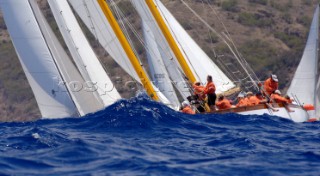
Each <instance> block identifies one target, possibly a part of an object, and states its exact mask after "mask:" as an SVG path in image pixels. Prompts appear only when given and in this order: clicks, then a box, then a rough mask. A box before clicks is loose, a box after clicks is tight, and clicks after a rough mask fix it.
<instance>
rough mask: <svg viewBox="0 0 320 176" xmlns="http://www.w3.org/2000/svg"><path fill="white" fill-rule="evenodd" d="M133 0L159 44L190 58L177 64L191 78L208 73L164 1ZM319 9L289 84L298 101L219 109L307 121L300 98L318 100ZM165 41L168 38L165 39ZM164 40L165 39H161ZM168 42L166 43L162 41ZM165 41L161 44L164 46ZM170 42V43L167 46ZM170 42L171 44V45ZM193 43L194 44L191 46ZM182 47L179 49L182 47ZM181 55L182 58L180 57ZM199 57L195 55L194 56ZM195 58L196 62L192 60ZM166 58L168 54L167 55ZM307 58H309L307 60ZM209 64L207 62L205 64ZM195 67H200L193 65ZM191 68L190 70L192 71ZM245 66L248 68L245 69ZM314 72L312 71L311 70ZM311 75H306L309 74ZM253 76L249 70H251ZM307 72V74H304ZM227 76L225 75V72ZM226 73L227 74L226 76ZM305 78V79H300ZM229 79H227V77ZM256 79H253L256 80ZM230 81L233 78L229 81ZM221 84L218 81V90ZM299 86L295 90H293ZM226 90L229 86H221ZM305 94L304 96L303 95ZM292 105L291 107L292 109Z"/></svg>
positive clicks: (195, 46)
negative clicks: (300, 93) (271, 107)
mask: <svg viewBox="0 0 320 176" xmlns="http://www.w3.org/2000/svg"><path fill="white" fill-rule="evenodd" d="M132 3H133V4H134V6H135V8H136V9H137V11H138V12H139V14H140V16H141V18H142V20H143V21H144V22H145V23H148V25H149V26H153V33H154V35H157V36H158V38H157V42H158V45H159V46H160V47H159V48H162V49H163V48H166V49H168V48H170V49H171V51H168V52H173V53H174V56H176V59H177V60H179V59H182V60H187V61H188V64H187V65H184V64H183V63H182V64H181V63H180V65H178V67H179V66H180V67H182V69H183V70H184V72H185V74H186V75H187V77H189V80H190V81H191V82H194V81H192V80H193V79H194V78H195V77H196V76H195V75H197V74H199V71H200V73H206V75H209V74H208V72H205V69H201V68H205V67H203V66H202V67H197V66H196V64H194V63H197V62H202V63H208V62H207V61H206V60H204V59H203V60H201V59H199V58H200V57H199V58H197V57H194V56H196V54H197V53H201V49H200V48H199V47H197V45H196V44H195V43H194V42H193V41H192V39H190V37H189V36H188V34H187V33H186V32H185V31H184V29H183V28H182V27H181V25H179V23H178V22H177V21H176V20H175V19H174V17H173V16H172V15H171V14H170V12H169V11H168V10H167V9H166V8H165V7H164V5H163V4H162V3H161V1H159V0H135V1H132ZM318 16H319V12H318V8H317V9H316V12H315V14H314V20H313V22H312V26H311V31H310V34H309V40H308V42H307V46H306V48H305V52H304V56H303V58H302V60H301V63H300V65H299V67H298V70H297V73H296V75H295V77H294V80H293V82H292V86H290V88H289V93H292V92H291V91H293V92H296V93H295V94H294V97H295V99H296V102H297V104H290V105H286V106H287V107H285V106H284V105H282V104H273V105H272V106H273V107H274V108H276V109H277V111H274V110H272V109H270V108H269V107H268V106H266V105H258V106H254V107H242V108H232V109H229V110H226V111H219V113H225V112H235V113H239V114H244V115H250V114H257V115H262V114H270V115H276V116H279V117H283V118H287V119H291V120H293V121H295V122H305V121H307V120H308V119H309V118H311V117H312V115H310V114H308V113H307V111H306V109H304V108H303V104H301V101H299V99H300V98H301V100H303V103H305V101H304V100H305V99H308V101H307V102H310V103H312V104H316V101H315V98H314V97H316V96H315V93H314V92H315V90H316V84H315V83H316V80H315V79H316V74H317V72H316V70H317V67H316V66H317V64H316V63H317V46H318V45H317V41H318V18H319V17H318ZM163 41H165V42H163ZM161 42H162V43H161ZM163 43H165V44H163ZM161 45H162V46H161ZM164 45H167V46H164ZM168 45H170V47H168ZM190 46H192V47H190ZM175 50H176V51H175ZM179 50H180V51H179ZM190 51H195V52H196V54H195V55H193V56H192V55H191V54H189V55H191V57H190V56H188V52H190ZM179 57H180V58H179ZM195 58H196V59H195ZM192 59H193V60H194V62H192ZM164 60H165V58H164ZM306 60H307V61H306ZM309 60H312V62H311V63H310V64H306V63H308V62H309ZM206 65H208V64H206ZM194 67H196V68H198V69H194ZM210 68H211V70H217V71H216V73H215V74H212V73H211V74H212V75H213V77H218V76H216V75H217V73H219V74H220V75H221V71H219V69H216V68H215V67H214V66H211V67H210ZM190 70H191V71H190ZM244 70H246V69H244ZM310 72H311V73H310ZM190 73H191V74H194V75H193V76H192V75H191V76H188V74H190ZM308 73H309V75H306V74H308ZM222 75H223V73H222ZM248 75H249V76H250V74H248ZM302 75H306V76H304V77H303V76H302ZM224 76H225V75H224ZM225 77H226V76H225ZM299 79H300V80H303V81H304V82H302V81H300V82H299ZM197 80H201V78H197ZM224 80H227V79H224ZM253 81H254V80H253ZM230 82H231V81H230ZM223 85H229V86H230V87H228V88H233V87H234V85H232V84H228V83H227V84H226V83H224V84H223ZM294 85H300V87H299V88H293V87H297V86H294ZM301 85H303V86H306V87H309V89H305V87H301ZM220 86H221V85H219V84H218V85H217V87H218V90H219V88H220ZM294 89H296V90H294ZM299 89H300V90H303V89H305V90H307V91H308V90H310V91H309V92H308V94H309V95H307V94H302V95H300V96H299V95H298V93H299V91H298V90H299ZM220 90H222V91H220V92H223V91H225V90H227V89H220ZM302 97H303V98H302ZM289 109H290V111H289Z"/></svg>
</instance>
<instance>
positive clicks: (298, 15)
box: [0, 0, 318, 121]
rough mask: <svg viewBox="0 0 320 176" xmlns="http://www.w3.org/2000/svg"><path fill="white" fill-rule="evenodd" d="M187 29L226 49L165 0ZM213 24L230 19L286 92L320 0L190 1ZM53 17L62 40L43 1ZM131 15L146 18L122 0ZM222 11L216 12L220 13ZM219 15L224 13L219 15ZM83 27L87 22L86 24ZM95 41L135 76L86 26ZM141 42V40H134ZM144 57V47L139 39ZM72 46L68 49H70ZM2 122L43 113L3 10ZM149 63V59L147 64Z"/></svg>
mask: <svg viewBox="0 0 320 176" xmlns="http://www.w3.org/2000/svg"><path fill="white" fill-rule="evenodd" d="M162 2H163V3H164V4H165V5H166V7H167V8H168V9H169V10H170V11H171V12H172V13H173V15H174V16H175V17H176V18H177V19H178V21H179V22H180V23H181V24H182V26H183V27H184V28H185V29H186V30H187V32H188V33H189V34H190V35H191V36H192V37H193V39H195V40H196V41H197V43H198V44H199V45H200V46H201V47H202V48H203V49H204V50H205V51H206V53H207V54H208V55H209V56H210V57H211V58H213V60H214V58H215V56H216V54H215V53H216V52H217V51H223V50H224V49H225V48H223V47H222V46H221V45H220V43H221V41H220V40H219V39H218V38H217V36H216V35H215V34H214V33H212V32H211V31H210V30H209V29H208V28H207V27H205V25H204V24H203V23H202V22H201V21H200V20H199V19H198V18H196V16H194V15H193V14H192V13H191V12H190V11H189V10H188V9H187V8H186V6H185V5H183V3H182V2H181V1H180V0H163V1H162ZM185 2H187V3H188V5H189V6H190V7H192V9H193V10H195V11H196V12H197V13H198V14H199V15H200V16H201V18H202V19H204V20H205V21H206V22H207V23H208V24H210V26H211V27H213V28H215V29H216V30H218V31H223V28H222V25H221V22H223V23H224V25H225V26H226V28H227V29H228V32H229V33H230V35H231V37H232V39H233V41H234V42H235V45H236V46H237V47H238V49H239V51H240V53H241V54H242V56H243V57H244V58H246V60H247V61H248V63H249V64H250V65H251V66H252V68H253V69H254V70H255V72H256V73H257V75H258V77H259V78H260V79H261V80H264V79H265V78H266V77H267V76H268V75H270V74H271V73H275V74H277V75H278V77H279V80H280V87H281V89H282V90H286V88H287V86H288V85H289V84H290V80H291V78H292V76H293V73H294V71H295V69H296V66H297V65H298V63H299V59H300V58H301V55H302V51H303V48H304V45H305V42H306V37H307V34H308V30H309V26H310V23H311V19H312V15H313V12H314V9H315V7H316V4H317V3H318V1H316V0H278V1H276V0H241V1H237V0H185ZM40 4H41V7H42V9H43V12H44V13H45V15H46V17H47V19H48V21H49V22H50V24H51V25H52V27H53V29H54V30H55V31H56V33H57V35H58V36H59V37H60V38H61V36H60V34H59V32H58V30H57V27H56V24H55V23H54V20H53V17H52V14H51V12H50V9H48V6H47V3H46V1H45V0H41V1H40ZM118 5H119V7H120V8H121V9H122V11H123V12H124V14H125V16H126V18H127V19H128V20H129V21H130V22H131V23H132V24H134V26H135V27H136V28H137V29H140V28H139V23H140V20H139V18H138V17H137V15H136V13H135V12H134V10H133V8H132V6H131V5H130V3H129V1H128V0H120V1H118ZM215 12H216V13H215ZM217 14H218V15H217ZM82 26H83V25H82ZM83 29H84V30H85V31H86V34H87V36H88V38H89V39H90V42H91V44H92V46H93V48H94V49H95V52H96V53H97V55H98V56H99V58H100V60H101V62H102V63H103V64H104V66H105V67H106V69H107V70H108V74H109V75H110V77H111V78H112V80H113V81H114V82H115V83H116V82H119V78H121V79H122V81H123V82H124V81H128V80H131V78H130V77H129V76H128V75H127V74H126V73H124V72H123V70H122V69H121V68H119V67H118V65H117V64H116V63H115V62H114V61H113V60H112V58H110V56H109V55H108V53H106V52H105V51H103V49H102V47H101V46H99V44H97V41H95V40H94V38H93V36H90V34H89V32H88V30H86V28H85V27H84V26H83ZM134 41H136V40H134ZM134 44H135V48H136V50H137V52H138V53H139V54H140V56H141V58H142V61H145V60H146V59H145V57H144V49H143V46H142V45H141V44H140V43H139V42H134ZM65 48H66V47H65ZM0 60H1V64H0V120H1V121H25V120H33V119H37V118H39V117H40V112H39V110H38V108H37V105H36V102H35V100H34V96H33V94H32V91H31V89H30V86H29V85H28V82H27V81H26V77H25V75H24V72H23V71H22V68H21V65H20V63H19V60H18V58H17V55H16V54H15V50H14V48H13V45H12V42H11V40H10V37H9V35H8V32H7V30H6V26H5V24H4V21H3V18H2V14H1V13H0ZM145 65H146V66H147V63H145ZM116 87H117V89H118V90H119V92H120V93H121V94H122V95H123V97H125V98H128V97H131V96H133V95H134V92H133V91H130V90H131V89H130V88H129V87H125V86H123V85H122V84H121V83H116Z"/></svg>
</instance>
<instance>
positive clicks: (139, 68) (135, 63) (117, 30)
mask: <svg viewBox="0 0 320 176" xmlns="http://www.w3.org/2000/svg"><path fill="white" fill-rule="evenodd" d="M97 1H98V3H99V5H100V7H101V9H102V11H103V13H104V15H105V16H106V18H107V19H108V21H109V23H110V25H111V27H112V29H113V31H114V33H115V34H116V36H117V38H118V39H119V41H120V43H121V46H122V47H123V49H124V51H125V52H126V54H127V56H128V58H129V59H130V62H131V64H132V66H133V68H134V69H135V71H136V72H137V74H138V76H139V78H140V80H141V83H142V85H143V87H144V89H145V90H146V91H147V94H148V95H149V96H150V97H151V98H152V99H153V100H156V101H158V100H159V97H158V96H157V94H156V92H155V90H154V88H153V86H152V84H151V82H150V80H149V77H148V76H147V74H146V72H145V71H144V69H143V68H142V66H141V65H140V62H139V60H138V58H137V57H136V55H135V54H134V52H133V50H132V48H131V46H130V44H129V42H128V40H127V39H126V37H125V35H124V34H123V32H122V30H121V28H120V26H119V24H118V22H117V20H116V19H115V17H114V16H113V14H112V12H111V10H110V8H109V5H108V4H107V3H106V1H105V0H97Z"/></svg>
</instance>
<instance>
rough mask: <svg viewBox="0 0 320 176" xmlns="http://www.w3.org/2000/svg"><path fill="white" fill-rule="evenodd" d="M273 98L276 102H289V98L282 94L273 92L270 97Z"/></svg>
mask: <svg viewBox="0 0 320 176" xmlns="http://www.w3.org/2000/svg"><path fill="white" fill-rule="evenodd" d="M270 98H271V99H272V100H274V101H275V102H276V103H289V101H288V99H286V98H284V97H282V96H281V95H278V94H271V97H270Z"/></svg>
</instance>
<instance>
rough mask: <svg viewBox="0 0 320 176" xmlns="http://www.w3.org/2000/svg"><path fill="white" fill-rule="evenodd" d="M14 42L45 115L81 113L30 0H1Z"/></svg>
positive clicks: (56, 116) (56, 115)
mask: <svg viewBox="0 0 320 176" xmlns="http://www.w3.org/2000/svg"><path fill="white" fill-rule="evenodd" d="M1 7H2V11H3V15H4V19H5V22H6V25H7V27H8V30H9V33H10V36H11V39H12V41H13V45H14V47H15V49H16V52H17V55H18V57H19V60H20V62H21V65H22V68H23V70H24V72H25V74H26V76H27V79H28V81H29V84H30V86H31V88H32V90H33V93H34V95H35V98H36V101H37V103H38V106H39V109H40V112H41V114H42V116H43V117H44V118H62V117H71V116H78V111H77V108H76V106H75V104H74V103H73V101H72V99H71V97H70V95H69V94H68V90H67V88H66V87H65V85H64V84H63V82H64V80H63V79H62V77H61V75H60V73H59V71H58V69H57V66H56V63H55V62H54V60H53V57H52V55H51V53H50V51H49V49H48V46H47V44H46V42H45V39H44V37H43V35H42V33H41V30H40V28H39V25H38V24H37V21H36V19H35V17H34V13H33V11H32V9H31V6H30V4H29V2H28V1H22V0H10V1H7V0H5V1H1Z"/></svg>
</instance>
